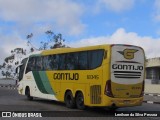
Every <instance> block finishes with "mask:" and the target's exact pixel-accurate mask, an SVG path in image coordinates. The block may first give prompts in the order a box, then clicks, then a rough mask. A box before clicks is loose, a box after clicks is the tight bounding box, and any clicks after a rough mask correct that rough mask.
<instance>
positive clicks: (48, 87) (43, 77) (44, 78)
mask: <svg viewBox="0 0 160 120" xmlns="http://www.w3.org/2000/svg"><path fill="white" fill-rule="evenodd" d="M39 75H40V77H41V80H42V83H43V85H44V88H45V90H46V91H47V93H48V94H55V93H54V91H53V89H52V87H51V85H50V83H49V80H48V77H47V74H46V72H44V71H40V72H39Z"/></svg>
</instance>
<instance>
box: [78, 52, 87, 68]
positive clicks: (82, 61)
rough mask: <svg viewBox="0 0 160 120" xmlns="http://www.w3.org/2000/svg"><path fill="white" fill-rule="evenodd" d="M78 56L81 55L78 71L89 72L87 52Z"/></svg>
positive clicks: (79, 56)
mask: <svg viewBox="0 0 160 120" xmlns="http://www.w3.org/2000/svg"><path fill="white" fill-rule="evenodd" d="M78 54H79V55H78V69H79V70H87V69H88V59H87V58H88V57H87V52H79V53H78Z"/></svg>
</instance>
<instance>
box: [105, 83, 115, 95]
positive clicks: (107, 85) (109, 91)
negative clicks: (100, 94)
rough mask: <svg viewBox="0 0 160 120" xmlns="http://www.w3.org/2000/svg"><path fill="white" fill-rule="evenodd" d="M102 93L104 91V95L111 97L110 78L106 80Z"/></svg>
mask: <svg viewBox="0 0 160 120" xmlns="http://www.w3.org/2000/svg"><path fill="white" fill-rule="evenodd" d="M104 93H105V95H107V96H109V97H113V94H112V89H111V80H108V81H107V82H106V87H105V91H104Z"/></svg>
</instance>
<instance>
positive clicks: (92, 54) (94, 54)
mask: <svg viewBox="0 0 160 120" xmlns="http://www.w3.org/2000/svg"><path fill="white" fill-rule="evenodd" d="M103 55H104V50H93V51H88V59H89V62H88V63H89V69H95V68H97V67H99V66H100V65H101V64H102V60H103Z"/></svg>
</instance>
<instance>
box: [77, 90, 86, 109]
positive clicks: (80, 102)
mask: <svg viewBox="0 0 160 120" xmlns="http://www.w3.org/2000/svg"><path fill="white" fill-rule="evenodd" d="M76 106H77V108H78V109H80V110H84V109H85V108H86V107H85V105H84V96H83V93H82V92H79V93H77V96H76Z"/></svg>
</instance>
